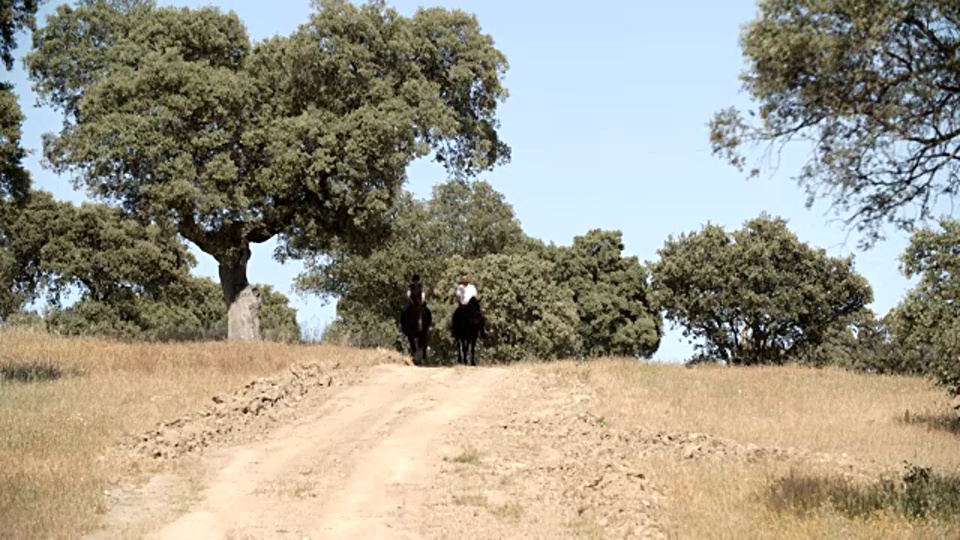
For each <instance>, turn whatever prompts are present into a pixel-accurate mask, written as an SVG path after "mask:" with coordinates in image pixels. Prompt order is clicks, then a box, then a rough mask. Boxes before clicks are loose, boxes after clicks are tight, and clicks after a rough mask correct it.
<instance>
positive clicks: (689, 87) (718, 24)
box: [5, 0, 913, 362]
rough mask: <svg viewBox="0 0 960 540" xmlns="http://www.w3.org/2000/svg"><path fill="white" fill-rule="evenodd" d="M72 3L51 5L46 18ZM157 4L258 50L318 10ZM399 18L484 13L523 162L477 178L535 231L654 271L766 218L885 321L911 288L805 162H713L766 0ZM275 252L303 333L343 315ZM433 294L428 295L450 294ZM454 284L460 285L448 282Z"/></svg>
mask: <svg viewBox="0 0 960 540" xmlns="http://www.w3.org/2000/svg"><path fill="white" fill-rule="evenodd" d="M61 3H63V2H60V1H57V0H48V1H47V3H46V5H45V6H44V7H43V8H42V10H41V17H40V19H39V21H38V22H39V23H40V24H43V22H44V20H45V16H46V13H49V12H51V11H52V10H53V9H54V7H55V6H56V5H58V4H61ZM159 3H160V4H161V5H176V6H191V7H199V6H206V5H215V6H218V7H220V8H221V9H222V10H224V11H230V10H232V11H234V12H236V13H237V15H239V17H240V18H241V20H243V21H244V22H245V24H246V25H247V29H248V32H249V34H250V36H251V38H252V39H254V40H261V39H264V38H267V37H271V36H274V35H277V34H280V35H285V34H289V33H290V32H292V31H293V30H294V29H295V28H296V27H297V26H298V25H300V24H302V23H304V22H306V21H307V20H308V17H309V13H310V11H311V7H310V2H309V0H282V1H274V2H264V1H262V0H180V1H160V2H159ZM390 5H392V6H393V7H395V8H396V9H398V10H399V11H400V12H401V13H403V14H406V15H412V14H413V13H414V12H415V10H416V9H417V8H418V7H420V6H424V7H432V6H443V7H447V8H459V9H463V10H466V11H468V12H471V13H474V14H475V15H476V16H477V17H478V19H479V21H480V24H481V26H482V28H483V30H484V32H486V33H488V34H490V35H492V36H493V38H494V40H495V44H496V46H497V47H498V48H499V49H500V50H501V51H503V52H504V53H505V54H506V56H507V59H508V61H509V64H510V69H509V71H508V72H507V75H506V77H505V85H506V87H507V88H508V90H509V92H510V97H509V98H508V99H507V101H506V102H505V103H503V104H502V106H501V109H500V112H499V117H500V119H501V123H502V126H501V135H502V137H503V139H504V140H505V141H506V142H507V143H508V144H509V145H510V146H511V148H512V150H513V158H512V160H511V162H510V163H509V164H507V165H505V166H502V167H499V168H498V169H495V170H494V171H492V172H489V173H487V174H483V175H481V176H480V177H479V178H480V179H482V180H486V181H488V182H489V183H490V184H492V185H493V186H494V188H496V189H497V190H498V191H500V192H501V193H503V194H504V195H505V197H506V199H507V201H508V202H509V203H510V204H512V205H513V207H514V210H515V212H516V215H517V217H518V219H519V220H520V222H521V223H522V225H523V228H524V230H525V231H526V232H527V234H529V235H531V236H534V237H537V238H540V239H542V240H544V241H547V242H551V241H552V242H554V243H556V244H558V245H569V244H570V243H571V242H572V240H573V237H574V236H576V235H582V234H584V233H586V232H587V231H588V230H590V229H594V228H601V229H617V230H620V231H622V233H623V238H624V245H625V252H626V254H627V255H636V256H638V257H639V258H640V260H641V261H648V260H655V259H656V258H657V249H658V248H660V247H662V246H663V242H664V241H665V240H666V239H667V237H668V236H669V235H671V234H672V235H679V234H681V233H684V232H691V231H696V230H698V229H700V227H701V226H702V225H703V224H704V223H706V222H708V221H710V222H712V223H716V224H720V225H722V226H724V227H726V228H727V229H728V230H732V229H736V228H739V227H740V226H741V225H742V224H743V222H745V221H746V220H748V219H751V218H753V217H756V216H757V215H759V214H760V213H761V212H764V211H766V212H768V213H770V214H773V215H777V216H781V217H783V218H785V219H787V220H788V222H789V226H790V228H791V229H792V230H793V231H794V232H796V233H797V235H798V236H799V237H800V239H801V240H803V241H805V242H809V243H810V244H811V245H813V246H816V247H821V248H824V249H826V250H827V252H828V254H829V255H832V256H846V255H849V254H851V253H853V254H855V265H856V269H857V271H859V272H860V273H861V274H863V275H864V276H865V277H866V278H867V279H868V280H869V281H870V283H871V285H872V286H873V289H874V302H873V304H871V306H870V307H871V308H873V309H874V310H875V311H876V312H877V313H879V314H881V315H882V314H884V313H886V312H887V311H888V310H889V309H890V308H891V307H893V306H895V305H896V304H897V303H898V302H899V301H900V299H901V298H902V296H903V294H904V292H905V291H906V289H907V288H908V287H910V286H912V284H913V282H912V281H910V280H907V279H906V278H904V277H903V276H902V275H900V273H899V271H898V262H897V258H898V256H899V255H900V253H901V252H902V251H903V249H904V248H905V247H906V241H907V237H906V236H905V235H904V234H902V233H898V232H896V231H888V234H889V236H888V238H887V240H885V241H883V242H881V243H879V244H878V245H877V246H875V247H874V248H873V249H871V250H868V251H860V250H859V249H858V248H857V239H858V237H857V233H856V232H851V231H850V230H849V229H846V228H844V226H843V225H842V224H841V223H839V222H837V218H836V216H834V215H833V214H832V212H830V211H829V210H828V204H827V203H826V202H824V203H821V204H817V205H815V206H814V207H813V208H811V209H807V208H806V207H805V205H804V203H805V194H804V192H803V190H802V188H800V187H799V186H797V184H796V183H795V182H794V180H793V177H794V176H795V175H796V174H797V172H798V171H799V167H800V164H801V158H803V157H804V155H803V154H801V153H800V150H799V149H797V151H793V152H792V154H791V153H784V154H783V155H782V157H781V159H780V160H779V164H778V166H777V167H775V170H774V169H771V170H769V171H766V172H765V174H764V175H763V176H761V177H760V178H758V179H753V180H747V179H746V178H745V176H744V175H743V174H742V173H740V172H739V171H737V170H736V169H734V168H733V167H731V166H729V165H728V164H727V163H726V162H725V161H723V160H722V159H720V158H718V157H715V156H713V155H711V153H710V143H709V133H708V128H707V122H708V121H709V119H710V117H711V116H712V114H713V113H714V112H716V111H718V110H720V109H721V108H724V107H727V106H730V105H736V106H738V107H749V105H750V102H749V99H748V97H747V96H746V95H745V94H744V93H742V92H741V90H740V88H741V87H740V82H739V80H738V74H739V73H740V71H741V69H742V66H743V60H742V57H741V53H740V49H739V46H738V37H739V33H740V29H741V26H742V25H743V24H745V23H746V22H748V21H749V20H750V19H752V18H753V17H754V15H755V13H756V4H755V0H727V1H724V2H708V1H706V0H701V1H700V2H695V3H691V2H666V1H664V2H652V1H649V0H641V1H637V0H621V1H615V0H594V1H592V2H585V3H572V2H570V3H567V4H566V5H567V6H570V7H561V6H562V5H563V3H560V2H545V1H542V0H541V1H527V2H516V1H515V0H509V1H508V0H482V1H481V0H465V1H440V0H416V1H413V0H391V1H390ZM19 41H20V47H19V48H18V51H17V56H18V63H17V66H16V68H15V70H14V71H13V72H11V73H9V74H6V75H5V76H7V77H10V78H11V80H12V82H14V84H15V86H16V89H15V90H16V92H18V94H19V96H20V103H21V106H22V108H23V110H24V112H25V114H26V116H27V120H26V122H25V123H24V126H23V128H24V140H23V144H24V145H25V146H26V147H27V148H30V149H34V150H35V152H34V154H33V155H31V156H30V157H29V158H28V159H27V160H26V166H27V167H28V168H29V169H30V171H31V172H32V173H33V177H34V182H35V185H36V186H37V187H39V188H41V189H45V190H48V191H51V192H52V193H53V194H54V195H55V196H56V197H58V198H60V199H64V200H72V201H81V200H84V199H85V196H84V194H83V193H82V192H80V191H75V190H74V188H73V185H72V183H71V180H70V178H67V177H58V176H57V175H55V174H53V173H52V172H51V171H48V170H45V169H43V168H42V167H41V165H40V161H39V157H40V149H41V148H42V143H41V135H42V134H43V133H44V132H53V131H57V130H58V129H59V127H60V117H59V115H58V114H57V113H55V112H53V111H52V110H49V109H42V108H37V107H35V106H34V105H35V95H34V94H33V93H32V92H31V90H30V84H29V82H28V81H27V79H26V74H25V73H24V71H23V63H22V60H20V58H22V56H23V55H24V54H26V52H27V50H28V47H29V37H28V36H25V35H24V36H21V37H20V40H19ZM408 176H409V182H408V184H407V186H406V187H407V189H408V190H410V191H412V192H413V193H414V194H415V195H416V196H418V197H422V198H423V197H429V195H430V192H431V189H432V187H433V186H434V185H436V184H438V183H441V182H443V181H445V179H446V178H445V173H444V170H443V168H442V167H440V166H439V165H436V164H434V163H431V162H428V161H419V162H415V163H414V164H412V165H411V166H410V168H409V169H408ZM274 246H275V244H274V243H273V242H268V243H266V244H260V245H257V246H255V247H254V249H253V256H252V259H251V262H250V267H249V271H248V275H249V277H250V280H251V281H252V282H258V283H268V284H271V285H273V286H274V287H275V288H276V289H277V290H279V291H281V292H283V293H285V294H287V295H288V296H290V299H291V304H292V305H293V306H294V307H295V308H296V309H297V310H298V315H297V317H298V320H299V322H300V324H301V327H303V328H304V329H305V330H306V331H308V332H310V333H311V334H314V333H316V334H315V335H319V330H320V329H321V328H322V327H323V326H324V325H325V324H327V323H328V322H330V321H331V320H332V319H333V318H334V316H335V302H328V303H325V302H324V301H323V300H321V299H320V298H318V297H317V296H313V295H310V296H306V297H301V296H299V295H298V294H297V293H295V292H293V291H292V289H291V285H292V283H293V280H294V278H295V277H296V276H297V275H298V274H299V273H300V272H301V271H302V269H303V265H302V263H299V262H297V261H291V262H288V263H287V264H284V265H281V264H280V263H278V262H276V261H275V260H273V259H272V251H273V248H274ZM193 251H194V253H195V254H196V255H197V259H198V261H199V264H198V266H197V268H196V269H195V270H194V273H196V274H198V275H203V276H211V277H214V278H215V277H216V276H217V265H216V262H215V261H214V260H213V259H212V258H211V257H210V256H208V255H206V254H204V253H202V252H200V251H199V250H197V249H196V248H195V247H194V248H193ZM443 286H444V285H443V284H434V285H433V287H432V288H442V287H443ZM449 286H450V287H453V286H454V284H449ZM665 330H666V335H665V337H664V339H663V340H662V343H661V346H660V349H659V351H658V352H657V353H656V355H655V356H654V360H659V361H666V362H675V361H682V360H684V359H686V358H688V357H689V356H690V355H691V353H692V351H693V348H692V345H690V344H689V343H688V341H687V340H686V339H685V338H683V337H682V335H681V332H680V330H679V329H676V328H673V327H671V326H670V325H669V323H667V324H666V327H665Z"/></svg>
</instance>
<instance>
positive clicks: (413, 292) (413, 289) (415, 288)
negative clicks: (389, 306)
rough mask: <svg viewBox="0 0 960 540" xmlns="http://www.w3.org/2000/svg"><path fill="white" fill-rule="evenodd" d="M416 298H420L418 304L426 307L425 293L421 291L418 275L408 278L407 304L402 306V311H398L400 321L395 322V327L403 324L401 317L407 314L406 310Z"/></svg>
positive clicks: (421, 286)
mask: <svg viewBox="0 0 960 540" xmlns="http://www.w3.org/2000/svg"><path fill="white" fill-rule="evenodd" d="M417 296H419V297H420V303H421V304H423V305H424V306H426V305H427V292H426V291H424V290H423V285H422V284H421V283H420V274H414V275H413V277H412V278H410V285H408V286H407V303H406V305H404V306H403V309H402V310H400V319H399V320H397V326H400V325H401V324H402V322H403V316H404V315H406V314H407V310H409V309H410V307H412V306H413V299H414V298H416V297H417Z"/></svg>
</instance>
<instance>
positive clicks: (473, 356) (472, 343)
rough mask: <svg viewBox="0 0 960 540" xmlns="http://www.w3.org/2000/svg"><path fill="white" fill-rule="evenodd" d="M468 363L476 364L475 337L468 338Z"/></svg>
mask: <svg viewBox="0 0 960 540" xmlns="http://www.w3.org/2000/svg"><path fill="white" fill-rule="evenodd" d="M470 365H471V366H476V365H477V338H473V339H471V340H470Z"/></svg>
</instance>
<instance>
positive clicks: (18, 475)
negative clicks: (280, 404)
mask: <svg viewBox="0 0 960 540" xmlns="http://www.w3.org/2000/svg"><path fill="white" fill-rule="evenodd" d="M384 358H385V356H384V355H382V354H376V353H374V352H373V351H363V350H357V349H348V348H342V347H330V346H314V345H310V346H307V345H282V344H268V343H258V344H231V343H223V342H221V343H208V344H124V343H118V342H113V341H105V340H98V339H59V338H54V337H51V336H49V335H46V334H42V333H29V332H0V373H18V374H20V373H30V372H31V371H30V370H29V369H26V370H25V369H24V366H27V367H29V366H40V367H42V368H43V369H42V370H40V371H35V372H37V373H41V374H49V373H53V374H56V376H40V377H35V378H34V379H33V382H21V381H22V380H23V379H29V377H7V378H6V379H4V380H0V463H2V464H3V466H2V467H0V516H2V518H3V519H2V521H3V523H4V525H3V529H4V533H3V535H4V536H5V537H8V538H76V537H77V536H78V535H79V533H81V532H82V531H86V530H89V529H90V528H91V527H92V526H95V524H96V522H97V519H98V513H100V512H102V511H103V510H104V495H103V492H104V489H105V487H106V486H107V485H108V482H109V480H110V479H111V476H110V464H109V463H106V462H105V460H104V459H103V456H104V455H105V451H106V450H107V448H109V446H110V445H111V444H113V443H114V442H115V441H116V440H117V439H118V438H119V437H120V436H121V435H122V434H124V433H126V432H139V431H143V430H147V429H150V428H152V427H154V426H155V425H156V424H157V423H158V422H160V421H163V420H168V419H171V418H174V417H177V416H179V415H182V414H184V413H186V412H190V411H193V410H195V409H197V408H199V407H201V406H202V405H203V404H205V403H206V402H208V401H209V399H210V397H211V396H213V395H216V394H218V393H224V392H231V391H233V390H234V389H236V388H237V387H239V386H241V385H243V384H244V383H246V382H248V381H249V380H250V379H252V378H255V377H258V376H265V375H271V374H273V373H275V372H277V371H278V370H281V369H283V368H286V367H288V366H289V365H290V364H292V363H295V362H298V361H307V360H311V361H325V360H330V361H333V360H336V361H338V362H340V364H341V365H342V366H345V367H348V366H354V365H356V366H359V365H368V364H373V363H378V362H382V361H383V359H384ZM11 379H13V380H11ZM113 472H114V473H116V472H117V471H113Z"/></svg>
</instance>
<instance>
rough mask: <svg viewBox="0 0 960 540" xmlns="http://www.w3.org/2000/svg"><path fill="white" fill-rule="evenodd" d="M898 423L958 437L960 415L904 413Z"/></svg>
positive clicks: (948, 412) (941, 412)
mask: <svg viewBox="0 0 960 540" xmlns="http://www.w3.org/2000/svg"><path fill="white" fill-rule="evenodd" d="M899 420H900V422H903V423H904V424H909V425H913V426H924V427H926V428H927V429H931V430H935V431H945V432H947V433H950V434H952V435H960V414H957V413H956V412H953V411H940V412H936V413H925V412H924V413H911V412H910V411H909V410H908V411H904V413H903V415H902V416H900V418H899Z"/></svg>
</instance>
